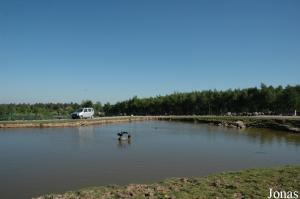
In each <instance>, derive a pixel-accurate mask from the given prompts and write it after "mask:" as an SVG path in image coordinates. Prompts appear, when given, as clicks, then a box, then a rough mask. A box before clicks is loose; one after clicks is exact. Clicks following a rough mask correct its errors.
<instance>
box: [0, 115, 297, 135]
mask: <svg viewBox="0 0 300 199" xmlns="http://www.w3.org/2000/svg"><path fill="white" fill-rule="evenodd" d="M144 120H166V121H183V122H194V123H207V124H212V125H218V126H223V127H227V128H251V127H253V128H269V129H275V130H282V131H289V132H294V133H299V132H300V117H297V116H296V117H293V116H257V117H256V116H116V117H101V118H95V119H85V120H79V119H78V120H71V119H67V120H66V119H62V120H26V121H1V122H0V128H47V127H76V126H87V125H95V124H110V123H120V122H131V121H144Z"/></svg>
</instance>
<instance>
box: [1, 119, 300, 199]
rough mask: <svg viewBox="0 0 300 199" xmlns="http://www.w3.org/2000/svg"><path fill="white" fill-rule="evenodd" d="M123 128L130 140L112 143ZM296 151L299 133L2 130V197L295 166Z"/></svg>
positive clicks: (159, 125)
mask: <svg viewBox="0 0 300 199" xmlns="http://www.w3.org/2000/svg"><path fill="white" fill-rule="evenodd" d="M121 130H127V131H129V132H131V135H132V139H131V141H130V142H128V141H122V142H119V141H118V140H117V136H116V134H117V133H118V132H120V131H121ZM299 154H300V135H293V134H288V133H286V132H279V131H272V130H265V129H246V130H237V129H226V128H222V127H215V126H208V125H205V124H192V123H182V122H164V121H150V122H149V121H147V122H132V123H123V124H112V125H105V126H88V127H79V128H43V129H39V128H36V129H29V128H28V129H0V197H1V198H5V199H15V198H18V199H20V198H30V197H33V196H38V195H42V194H47V193H61V192H65V191H68V190H74V189H79V188H83V187H89V186H97V185H106V184H127V183H150V182H155V181H159V180H162V179H164V178H168V177H184V176H186V177H188V176H203V175H207V174H211V173H215V172H220V171H228V170H239V169H245V168H253V167H269V166H279V165H287V164H290V165H294V164H300V156H299Z"/></svg>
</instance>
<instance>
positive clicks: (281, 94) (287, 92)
mask: <svg viewBox="0 0 300 199" xmlns="http://www.w3.org/2000/svg"><path fill="white" fill-rule="evenodd" d="M295 109H297V110H300V85H296V86H286V87H285V88H284V87H282V86H278V87H273V86H266V85H265V84H261V87H260V88H257V87H253V88H245V89H234V90H232V89H229V90H226V91H218V90H205V91H194V92H189V93H180V92H176V93H173V94H171V95H166V96H157V97H149V98H141V99H140V98H138V97H133V98H132V99H129V100H126V101H122V102H118V103H116V104H114V105H109V104H106V105H105V106H104V111H105V112H106V114H109V115H131V114H133V115H208V114H210V115H211V114H214V115H223V114H226V113H228V112H232V113H238V114H242V113H253V112H263V113H266V114H292V113H294V111H295Z"/></svg>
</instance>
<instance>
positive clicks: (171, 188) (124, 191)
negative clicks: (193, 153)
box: [38, 166, 300, 199]
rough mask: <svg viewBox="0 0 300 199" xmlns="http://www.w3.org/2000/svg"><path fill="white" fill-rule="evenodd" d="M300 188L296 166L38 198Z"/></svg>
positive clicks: (249, 194) (238, 194) (248, 194)
mask: <svg viewBox="0 0 300 199" xmlns="http://www.w3.org/2000/svg"><path fill="white" fill-rule="evenodd" d="M270 188H272V189H273V190H278V191H298V193H299V191H300V166H285V167H280V168H272V169H250V170H244V171H238V172H224V173H220V174H215V175H211V176H208V177H201V178H173V179H167V180H164V181H162V182H159V183H155V184H148V185H147V184H130V185H127V186H117V185H110V186H101V187H92V188H85V189H81V190H78V191H70V192H67V193H64V194H50V195H45V196H41V197H38V198H39V199H96V198H97V199H114V198H135V199H139V198H152V199H158V198H161V199H163V198H169V199H171V198H172V199H175V198H177V199H179V198H180V199H181V198H183V199H185V198H195V199H196V198H197V199H206V198H214V199H218V198H219V199H221V198H222V199H223V198H237V199H238V198H240V199H241V198H257V199H259V198H267V197H268V196H269V189H270Z"/></svg>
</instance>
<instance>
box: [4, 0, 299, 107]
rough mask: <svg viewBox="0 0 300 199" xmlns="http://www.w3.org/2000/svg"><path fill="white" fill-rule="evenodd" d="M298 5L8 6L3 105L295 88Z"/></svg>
mask: <svg viewBox="0 0 300 199" xmlns="http://www.w3.org/2000/svg"><path fill="white" fill-rule="evenodd" d="M299 10H300V1H298V0H294V1H293V0H286V1H284V0H256V1H255V0H248V1H246V0H245V1H240V0H236V1H231V0H226V1H223V0H220V1H215V0H204V1H200V0H199V1H191V0H188V1H185V0H182V1H177V0H169V1H168V0H157V1H155V0H151V1H148V0H147V1H146V0H136V1H131V0H126V1H124V0H119V1H117V0H111V1H92V0H89V1H75V0H70V1H65V0H55V1H50V0H47V1H46V0H36V1H30V0H28V1H23V0H20V1H14V0H7V1H5V0H2V1H0V69H1V70H0V72H1V78H0V103H10V102H30V103H34V102H71V101H73V102H80V101H81V100H83V99H91V100H94V101H101V102H103V103H105V102H108V101H109V102H112V103H114V102H116V101H119V100H124V99H128V98H130V97H132V96H134V95H137V96H139V97H147V96H156V95H164V94H169V93H172V92H174V91H193V90H203V89H228V88H244V87H250V86H259V85H260V83H261V82H264V83H266V84H267V85H274V86H277V85H284V86H285V85H287V84H290V85H295V84H299V83H300V81H299V79H300V11H299Z"/></svg>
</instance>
